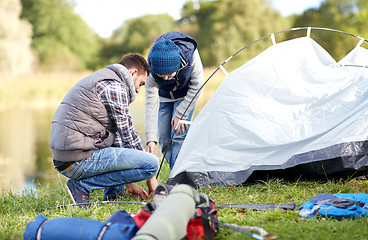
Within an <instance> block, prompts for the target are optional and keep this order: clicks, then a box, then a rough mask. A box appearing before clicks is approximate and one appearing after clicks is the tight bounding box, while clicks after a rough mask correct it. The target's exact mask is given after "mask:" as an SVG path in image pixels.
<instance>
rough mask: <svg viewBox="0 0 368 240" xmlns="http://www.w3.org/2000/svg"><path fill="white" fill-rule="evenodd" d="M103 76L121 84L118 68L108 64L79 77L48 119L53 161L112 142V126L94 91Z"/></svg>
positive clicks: (80, 155) (71, 158)
mask: <svg viewBox="0 0 368 240" xmlns="http://www.w3.org/2000/svg"><path fill="white" fill-rule="evenodd" d="M105 79H113V80H116V81H119V82H122V83H124V84H125V82H124V81H123V80H122V76H121V74H120V72H119V71H118V69H116V68H115V67H114V66H112V65H110V66H108V67H107V68H105V69H101V70H99V71H97V72H95V73H93V74H91V75H89V76H87V77H86V78H84V79H82V80H80V81H79V82H78V83H77V84H76V85H75V86H74V87H73V88H72V89H70V91H69V92H68V93H67V95H66V96H65V97H64V99H63V101H62V102H61V104H60V106H59V108H58V109H57V110H56V113H55V115H54V119H53V120H52V127H51V135H50V147H51V149H52V155H53V159H54V160H57V161H62V162H70V161H79V160H82V159H86V158H88V157H89V156H90V155H91V154H92V153H93V152H94V151H95V150H96V149H100V148H105V147H109V146H111V145H112V144H113V142H114V139H115V135H114V133H115V132H116V127H115V125H114V123H113V122H112V121H111V119H110V118H109V117H108V113H107V111H106V108H105V106H104V105H103V104H102V102H101V100H100V99H99V97H98V96H97V93H96V84H97V83H98V82H99V81H103V80H105Z"/></svg>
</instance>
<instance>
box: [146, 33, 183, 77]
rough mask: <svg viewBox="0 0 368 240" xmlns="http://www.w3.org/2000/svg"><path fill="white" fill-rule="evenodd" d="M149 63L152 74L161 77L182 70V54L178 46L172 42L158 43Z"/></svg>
mask: <svg viewBox="0 0 368 240" xmlns="http://www.w3.org/2000/svg"><path fill="white" fill-rule="evenodd" d="M149 63H150V68H151V70H152V72H154V73H156V74H160V75H168V74H171V73H174V72H176V71H178V70H179V68H180V52H179V48H178V46H176V44H175V43H174V42H173V41H171V40H167V39H165V40H161V41H158V42H156V43H155V44H154V45H153V46H152V48H151V51H150V53H149Z"/></svg>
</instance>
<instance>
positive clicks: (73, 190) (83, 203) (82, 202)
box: [65, 180, 91, 208]
mask: <svg viewBox="0 0 368 240" xmlns="http://www.w3.org/2000/svg"><path fill="white" fill-rule="evenodd" d="M65 186H66V190H67V191H68V193H69V195H70V197H71V198H72V200H73V202H74V204H77V205H78V206H79V207H80V208H88V207H90V205H91V204H90V202H89V193H85V192H84V191H82V190H80V189H79V188H78V187H77V186H75V184H74V183H73V182H72V181H71V180H68V181H67V182H66V183H65Z"/></svg>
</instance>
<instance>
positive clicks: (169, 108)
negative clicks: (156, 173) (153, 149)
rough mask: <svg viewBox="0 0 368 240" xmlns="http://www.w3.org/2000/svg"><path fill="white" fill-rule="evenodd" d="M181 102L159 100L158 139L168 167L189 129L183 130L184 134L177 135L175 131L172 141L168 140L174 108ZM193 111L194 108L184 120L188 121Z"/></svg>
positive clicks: (171, 165) (172, 163) (172, 165)
mask: <svg viewBox="0 0 368 240" xmlns="http://www.w3.org/2000/svg"><path fill="white" fill-rule="evenodd" d="M181 102H182V100H180V101H176V102H160V108H159V111H158V139H159V143H160V146H161V151H162V154H164V155H165V158H166V161H167V163H168V164H169V167H170V169H172V168H173V167H174V164H175V161H176V158H177V156H178V154H179V151H180V148H181V145H182V144H183V142H184V139H185V136H186V135H187V132H188V130H189V128H188V130H185V132H184V134H183V133H180V134H179V135H176V133H175V134H174V136H173V138H172V141H170V140H171V136H172V134H173V131H174V129H173V127H172V126H171V120H172V118H173V116H174V114H175V111H176V108H177V107H178V106H179V104H180V103H181ZM193 111H194V109H193V110H192V111H191V112H190V113H189V115H188V118H187V119H186V120H188V121H190V119H191V118H192V115H193ZM188 127H189V125H188Z"/></svg>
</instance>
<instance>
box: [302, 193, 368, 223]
mask: <svg viewBox="0 0 368 240" xmlns="http://www.w3.org/2000/svg"><path fill="white" fill-rule="evenodd" d="M299 211H300V212H299V215H300V216H302V217H308V218H313V217H314V216H317V215H318V216H322V217H331V218H337V219H341V218H355V217H368V194H366V193H336V194H319V195H317V196H314V197H312V198H311V199H309V201H307V202H305V203H304V204H303V205H301V206H300V208H299Z"/></svg>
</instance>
